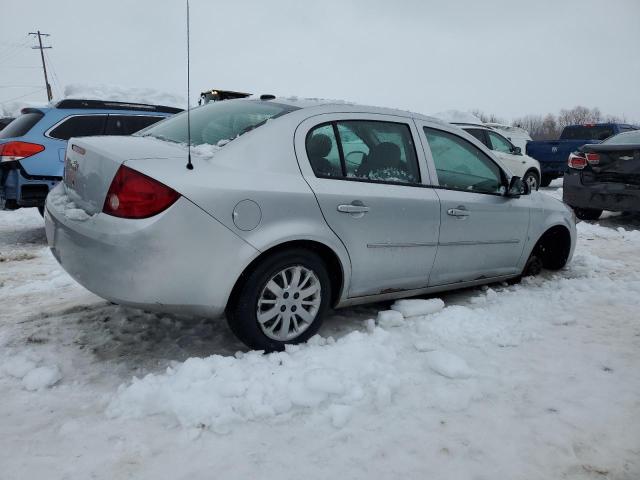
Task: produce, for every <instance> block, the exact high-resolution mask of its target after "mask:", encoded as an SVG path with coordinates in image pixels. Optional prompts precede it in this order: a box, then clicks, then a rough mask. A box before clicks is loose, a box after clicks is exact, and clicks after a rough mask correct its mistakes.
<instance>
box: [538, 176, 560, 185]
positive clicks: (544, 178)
mask: <svg viewBox="0 0 640 480" xmlns="http://www.w3.org/2000/svg"><path fill="white" fill-rule="evenodd" d="M555 178H556V177H554V176H552V175H544V174H543V175H542V180H540V186H541V187H548V186H549V185H551V182H552V181H554V180H555Z"/></svg>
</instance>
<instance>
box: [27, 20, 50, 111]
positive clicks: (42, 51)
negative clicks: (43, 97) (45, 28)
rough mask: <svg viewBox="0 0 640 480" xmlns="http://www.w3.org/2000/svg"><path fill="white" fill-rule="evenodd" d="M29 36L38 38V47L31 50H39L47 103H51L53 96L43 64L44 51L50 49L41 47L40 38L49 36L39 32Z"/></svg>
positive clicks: (31, 33) (45, 67) (30, 33)
mask: <svg viewBox="0 0 640 480" xmlns="http://www.w3.org/2000/svg"><path fill="white" fill-rule="evenodd" d="M29 35H34V36H37V37H38V44H39V45H40V46H38V47H31V48H32V49H36V48H37V49H39V50H40V58H41V59H42V70H43V71H44V84H45V86H46V87H47V98H48V99H49V101H51V100H52V99H53V94H52V93H51V85H49V78H48V77H47V66H46V65H45V63H44V49H45V48H52V47H43V46H42V37H49V36H50V35H49V34H48V33H40V30H38V31H37V32H29Z"/></svg>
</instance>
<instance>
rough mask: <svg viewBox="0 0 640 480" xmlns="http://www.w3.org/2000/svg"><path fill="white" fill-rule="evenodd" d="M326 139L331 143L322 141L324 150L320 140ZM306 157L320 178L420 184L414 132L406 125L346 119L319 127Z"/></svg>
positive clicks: (309, 144) (312, 135) (308, 140)
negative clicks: (320, 145) (324, 137)
mask: <svg viewBox="0 0 640 480" xmlns="http://www.w3.org/2000/svg"><path fill="white" fill-rule="evenodd" d="M323 136H326V137H328V139H329V141H327V140H326V139H322V143H324V144H325V146H324V148H322V149H321V148H319V147H318V145H319V140H318V138H323ZM334 144H336V145H337V147H338V148H337V149H336V148H335V147H334ZM330 146H331V148H329V147H330ZM336 154H337V155H338V157H337V159H336ZM307 155H308V157H309V161H310V162H311V166H312V168H313V171H314V173H315V174H316V176H318V177H334V178H335V177H341V178H345V177H346V178H352V179H361V180H368V181H374V182H375V181H381V182H393V183H409V184H411V183H418V182H419V181H420V171H419V168H418V159H417V156H416V150H415V146H414V143H413V138H412V136H411V130H410V128H409V126H408V125H406V124H403V123H394V122H381V121H370V120H345V121H339V122H332V123H329V124H324V125H320V126H318V127H316V128H315V129H314V130H312V131H311V132H310V133H309V134H308V135H307ZM336 160H338V161H339V163H336ZM329 167H330V169H329V170H328V168H329ZM327 171H328V172H329V173H326V172H327Z"/></svg>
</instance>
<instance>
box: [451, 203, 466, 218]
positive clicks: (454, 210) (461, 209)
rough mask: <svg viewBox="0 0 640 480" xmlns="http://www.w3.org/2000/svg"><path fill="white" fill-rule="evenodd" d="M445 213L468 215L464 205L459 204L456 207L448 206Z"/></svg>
mask: <svg viewBox="0 0 640 480" xmlns="http://www.w3.org/2000/svg"><path fill="white" fill-rule="evenodd" d="M447 215H451V216H452V217H457V218H464V217H468V216H469V212H468V211H467V209H466V207H464V206H462V205H460V206H459V207H458V208H450V209H449V210H447Z"/></svg>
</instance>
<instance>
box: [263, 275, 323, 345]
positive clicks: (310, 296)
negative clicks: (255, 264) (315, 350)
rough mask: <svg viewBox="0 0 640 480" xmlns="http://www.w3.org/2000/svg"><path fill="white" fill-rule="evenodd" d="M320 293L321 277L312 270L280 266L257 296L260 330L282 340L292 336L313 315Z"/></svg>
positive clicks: (315, 313) (309, 323)
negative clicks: (280, 268) (281, 268)
mask: <svg viewBox="0 0 640 480" xmlns="http://www.w3.org/2000/svg"><path fill="white" fill-rule="evenodd" d="M321 295H322V289H321V286H320V280H319V279H318V276H317V275H316V274H315V273H314V272H313V270H311V269H309V268H306V267H304V266H302V265H293V266H290V267H287V268H284V269H283V270H280V271H279V272H277V273H276V274H275V275H273V276H272V277H271V279H270V280H269V281H268V282H267V283H266V284H265V286H264V288H263V289H262V293H261V294H260V297H259V298H258V305H257V312H256V317H257V319H258V324H259V325H260V328H261V329H262V332H263V333H264V334H265V335H266V336H267V337H269V338H271V339H273V340H278V341H281V342H286V341H290V340H293V339H295V338H296V337H298V336H299V335H300V334H302V333H303V332H304V331H305V330H307V328H309V326H310V325H311V324H312V323H313V322H314V320H315V319H316V316H317V314H318V310H319V309H320V303H321V300H322V297H321Z"/></svg>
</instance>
